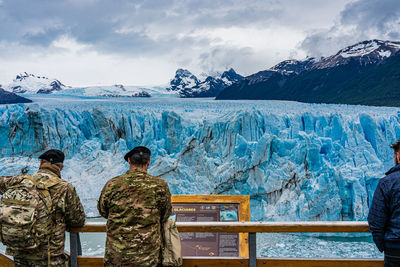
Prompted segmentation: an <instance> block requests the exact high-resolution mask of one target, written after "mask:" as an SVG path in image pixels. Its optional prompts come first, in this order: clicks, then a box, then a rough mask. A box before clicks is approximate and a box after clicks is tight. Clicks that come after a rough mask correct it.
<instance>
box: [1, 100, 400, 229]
mask: <svg viewBox="0 0 400 267" xmlns="http://www.w3.org/2000/svg"><path fill="white" fill-rule="evenodd" d="M31 99H33V100H34V101H35V103H33V104H18V105H2V106H0V144H1V147H0V175H16V174H18V173H20V172H21V169H25V170H27V171H28V172H30V173H33V172H35V171H36V169H37V167H38V160H37V156H38V155H39V154H40V153H42V152H43V151H45V150H46V149H50V148H57V149H60V150H63V151H64V152H65V154H66V161H65V168H64V170H63V173H62V174H63V178H64V179H65V180H67V181H69V182H71V183H72V184H73V185H74V186H75V187H76V189H77V192H78V194H79V195H80V197H81V200H82V202H83V204H84V207H85V211H86V214H87V216H89V217H91V216H92V217H95V216H98V213H97V209H96V205H97V199H98V197H99V195H100V191H101V189H102V187H103V185H104V184H105V182H106V181H107V180H108V179H110V178H112V177H114V176H116V175H119V174H122V173H124V172H125V171H126V170H127V169H128V164H127V163H126V162H125V161H124V160H123V155H124V154H125V153H126V152H127V151H129V150H130V149H132V148H133V147H134V146H137V145H144V146H147V147H149V148H150V149H151V151H152V161H151V165H150V169H149V173H150V174H153V175H157V176H160V177H162V178H164V179H165V180H166V181H167V182H168V184H169V186H170V189H171V192H172V193H173V194H233V195H236V194H244V195H250V196H251V218H252V220H256V221H257V220H264V221H303V220H307V221H308V220H366V217H367V214H368V206H369V204H370V202H371V200H372V196H373V193H374V190H375V187H376V185H377V183H378V181H379V178H381V177H383V176H384V172H385V171H386V170H387V169H389V168H390V167H392V166H393V165H394V162H393V152H392V150H391V149H390V147H389V145H390V144H391V143H393V142H394V141H395V140H397V139H399V138H400V112H399V109H397V108H389V107H367V106H349V105H325V104H304V103H297V102H289V101H216V100H214V99H180V98H151V99H114V98H112V99H106V98H101V99H100V98H79V97H60V96H34V95H32V96H31Z"/></svg>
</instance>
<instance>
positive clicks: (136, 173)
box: [98, 147, 172, 267]
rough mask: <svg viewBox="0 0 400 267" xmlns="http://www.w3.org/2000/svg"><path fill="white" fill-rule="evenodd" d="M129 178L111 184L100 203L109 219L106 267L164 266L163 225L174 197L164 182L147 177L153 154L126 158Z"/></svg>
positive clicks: (137, 152)
mask: <svg viewBox="0 0 400 267" xmlns="http://www.w3.org/2000/svg"><path fill="white" fill-rule="evenodd" d="M125 160H126V161H128V163H129V164H130V169H129V170H128V172H127V173H126V174H123V175H120V176H117V177H114V178H112V179H111V180H109V181H108V182H107V183H106V185H105V186H104V188H103V190H102V192H101V195H100V199H99V202H98V210H99V212H100V214H101V215H102V216H103V217H104V218H107V241H106V252H105V258H104V265H105V266H106V267H107V266H108V267H111V266H129V267H134V266H140V267H145V266H160V262H161V248H162V246H163V245H162V235H161V225H162V224H163V223H165V222H166V221H167V219H168V217H169V216H170V215H171V209H172V208H171V194H170V191H169V188H168V184H167V183H166V182H165V181H164V180H163V179H161V178H159V177H155V176H151V175H149V174H147V168H148V166H149V164H150V150H149V149H147V148H145V147H135V148H134V149H133V150H131V151H130V152H128V153H127V154H126V155H125Z"/></svg>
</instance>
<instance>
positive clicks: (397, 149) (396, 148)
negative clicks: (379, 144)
mask: <svg viewBox="0 0 400 267" xmlns="http://www.w3.org/2000/svg"><path fill="white" fill-rule="evenodd" d="M390 147H391V148H393V150H394V152H400V139H399V140H397V141H396V142H394V143H393V144H391V146H390Z"/></svg>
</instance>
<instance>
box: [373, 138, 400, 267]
mask: <svg viewBox="0 0 400 267" xmlns="http://www.w3.org/2000/svg"><path fill="white" fill-rule="evenodd" d="M391 148H393V150H394V162H395V164H396V166H394V167H393V168H391V169H390V170H389V171H388V172H387V173H386V176H385V177H383V178H382V179H380V180H379V183H378V186H377V187H376V190H375V194H374V198H373V199H372V204H371V207H370V208H369V214H368V224H369V228H370V230H371V233H372V237H373V239H374V242H375V244H376V246H377V247H378V249H379V251H381V252H382V251H384V252H385V267H391V266H400V140H398V141H397V142H396V143H394V144H392V145H391Z"/></svg>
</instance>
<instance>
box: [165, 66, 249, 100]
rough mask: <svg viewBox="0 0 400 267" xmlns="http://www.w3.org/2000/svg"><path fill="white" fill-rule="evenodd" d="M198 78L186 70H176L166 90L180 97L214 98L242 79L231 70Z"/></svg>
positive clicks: (203, 74) (202, 75) (215, 72)
mask: <svg viewBox="0 0 400 267" xmlns="http://www.w3.org/2000/svg"><path fill="white" fill-rule="evenodd" d="M200 76H201V78H200V79H199V78H197V77H196V76H195V75H193V74H192V73H191V72H190V71H188V70H186V69H178V70H177V71H176V72H175V77H174V79H172V80H171V82H170V87H169V88H168V90H169V91H176V92H177V93H178V94H179V95H180V96H181V97H215V96H217V95H218V93H219V92H220V91H222V90H223V89H224V88H226V87H227V86H229V85H231V84H232V83H234V82H236V81H239V80H240V79H242V78H243V77H242V76H241V75H239V74H237V73H236V72H235V71H234V70H233V69H232V68H230V69H229V70H227V71H224V72H223V73H221V72H217V71H214V72H212V73H211V74H205V73H202V74H201V75H200Z"/></svg>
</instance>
